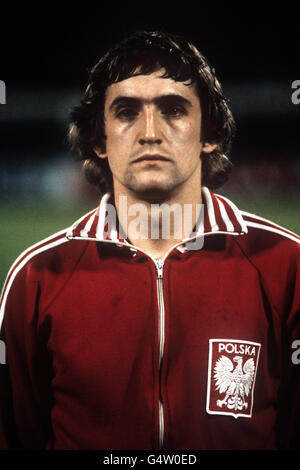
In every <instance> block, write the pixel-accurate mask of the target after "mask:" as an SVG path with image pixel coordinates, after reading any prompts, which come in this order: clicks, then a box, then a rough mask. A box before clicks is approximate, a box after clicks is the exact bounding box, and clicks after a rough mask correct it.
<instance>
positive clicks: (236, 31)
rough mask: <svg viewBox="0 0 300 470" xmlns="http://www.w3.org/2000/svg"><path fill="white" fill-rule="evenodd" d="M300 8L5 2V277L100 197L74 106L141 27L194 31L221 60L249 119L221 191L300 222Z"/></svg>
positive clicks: (263, 212) (0, 134)
mask: <svg viewBox="0 0 300 470" xmlns="http://www.w3.org/2000/svg"><path fill="white" fill-rule="evenodd" d="M299 10H300V9H299V8H298V7H296V6H295V5H293V4H291V3H290V4H289V3H286V4H284V3H282V2H280V3H274V4H270V5H268V4H266V3H265V4H264V3H263V2H260V3H257V4H255V3H254V2H249V3H244V2H243V3H242V2H239V3H236V4H234V3H230V2H228V1H226V2H209V3H207V4H206V3H202V2H200V3H198V4H196V6H192V5H185V4H183V3H182V2H181V3H180V2H174V3H173V5H168V6H166V5H165V6H164V7H161V6H158V5H157V4H150V3H149V4H146V3H143V4H140V6H139V7H129V6H128V5H126V6H125V4H124V5H123V6H120V5H119V4H118V3H114V2H111V3H110V4H109V6H108V5H105V6H104V5H103V4H102V3H93V2H92V3H89V4H88V3H80V4H79V3H76V4H73V5H72V6H70V5H69V6H68V7H67V6H64V5H63V4H62V3H61V5H59V4H57V5H55V4H53V3H47V2H45V3H43V4H39V3H34V4H32V6H30V4H28V3H25V4H24V5H23V6H15V7H9V6H6V7H4V6H1V31H0V39H1V62H0V80H2V81H4V82H5V84H6V104H0V157H1V158H0V198H1V199H0V201H1V202H0V216H1V227H0V244H1V245H0V256H1V260H2V261H1V262H2V268H1V269H2V272H0V282H2V279H3V276H4V274H3V273H4V272H5V271H6V270H7V267H8V265H9V264H10V263H11V261H12V260H13V259H14V258H15V257H16V255H17V254H18V253H19V251H20V250H22V249H24V248H25V247H27V246H28V245H30V244H32V243H34V242H35V241H38V240H39V239H40V238H41V237H44V236H47V235H49V234H51V233H52V232H53V231H56V230H59V229H62V228H64V227H65V226H67V225H68V224H69V223H71V222H72V220H73V218H74V217H75V218H76V217H79V216H81V214H82V210H84V209H87V210H90V209H92V208H93V207H94V206H95V205H96V204H97V202H98V195H97V194H96V192H95V191H94V190H93V189H92V188H90V187H89V186H88V184H87V183H86V182H85V180H84V177H83V176H82V174H81V171H80V164H79V163H78V162H77V161H76V158H75V156H74V155H73V154H72V153H71V152H70V148H69V145H68V143H67V137H66V136H67V128H68V115H69V112H70V110H71V109H72V106H73V105H75V104H77V103H78V102H79V100H80V99H81V96H82V93H83V91H84V89H85V85H86V82H87V76H88V74H87V71H88V69H89V68H90V67H91V66H92V65H93V64H94V63H95V62H96V61H98V59H99V58H100V57H101V55H103V54H104V53H105V52H106V50H107V48H108V47H110V46H111V45H112V44H113V43H114V42H116V41H118V40H120V39H121V38H123V37H124V36H126V35H128V34H130V33H132V32H134V31H135V30H137V29H147V30H153V29H160V30H163V31H167V32H171V33H176V34H179V35H182V36H184V37H185V38H187V39H189V40H190V41H192V42H193V43H194V44H195V45H196V46H198V48H199V49H200V50H201V51H202V52H203V53H204V55H205V56H206V57H207V58H208V60H209V62H210V64H211V65H212V66H213V67H214V68H215V69H216V74H217V76H218V78H219V80H220V81H221V83H222V84H223V88H224V91H225V95H226V96H227V98H228V99H229V102H230V105H231V108H232V111H233V114H234V116H235V119H236V122H237V135H236V139H235V142H234V144H233V148H232V153H231V158H232V161H233V163H234V170H233V174H232V178H231V180H230V181H229V182H228V183H227V184H226V185H225V186H224V188H222V189H221V190H220V191H219V192H220V193H224V194H226V195H227V196H228V197H231V198H232V199H234V200H235V201H236V203H237V204H240V206H241V207H242V209H245V210H248V211H254V212H256V213H258V214H259V215H260V216H262V217H266V218H272V220H274V221H275V222H276V223H278V224H280V225H284V226H286V227H287V228H290V229H291V230H292V231H295V232H299V231H300V223H299V215H298V213H299V181H300V164H299V117H300V104H299V105H297V104H293V102H292V93H293V92H294V91H295V90H293V89H292V83H293V82H294V81H295V80H300V66H299V62H300V57H299V18H300V16H299ZM298 96H299V97H300V94H299V95H298ZM1 276H2V277H1Z"/></svg>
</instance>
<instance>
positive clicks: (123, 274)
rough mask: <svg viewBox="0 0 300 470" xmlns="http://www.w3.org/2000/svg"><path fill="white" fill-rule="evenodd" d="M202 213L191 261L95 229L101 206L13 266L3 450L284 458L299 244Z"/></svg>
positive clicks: (293, 400)
mask: <svg viewBox="0 0 300 470" xmlns="http://www.w3.org/2000/svg"><path fill="white" fill-rule="evenodd" d="M203 198H204V203H205V215H204V223H203V224H202V225H201V227H200V228H199V231H198V234H196V235H195V237H196V238H197V237H199V236H200V234H201V233H202V232H203V231H204V238H202V240H204V244H203V246H201V247H200V248H198V249H191V246H192V243H194V242H195V239H191V240H190V241H186V242H185V243H182V244H180V245H178V246H176V247H174V248H173V249H172V251H171V252H170V253H169V254H168V256H166V257H165V259H164V260H163V261H156V260H154V259H153V258H151V257H150V256H149V255H147V254H146V253H144V252H142V251H141V250H139V249H137V248H134V247H133V246H131V245H130V244H129V243H128V242H127V241H126V240H123V239H121V238H120V236H119V235H118V233H117V231H116V229H115V227H114V225H113V224H107V217H105V215H106V214H107V212H106V206H107V201H108V197H107V196H104V197H103V198H102V199H101V202H100V205H99V207H98V208H97V209H95V210H94V211H92V212H90V213H89V214H87V215H86V216H84V217H83V218H82V219H80V220H79V221H78V222H77V223H76V224H75V225H74V226H72V227H71V228H69V229H66V230H63V231H61V232H59V233H57V234H55V235H53V236H51V237H49V238H48V239H46V240H43V241H42V242H40V243H38V244H36V245H34V246H33V247H31V248H29V249H28V250H26V251H25V252H24V253H22V254H21V255H20V256H19V258H18V259H17V260H16V262H15V263H14V265H13V266H12V268H11V270H10V272H9V274H8V276H7V279H6V283H5V286H4V288H3V292H2V298H1V310H0V314H1V321H2V320H3V324H2V329H1V346H2V353H3V352H4V351H5V360H4V357H3V354H2V361H1V362H2V364H1V366H0V370H1V403H0V407H1V421H0V447H1V448H2V449H7V448H8V449H13V448H26V449H28V448H29V449H177V450H178V449H277V448H297V446H298V444H299V442H298V441H299V440H300V438H299V437H297V434H296V432H297V426H298V429H299V423H300V416H299V415H300V411H299V410H300V405H299V401H300V364H299V362H300V359H299V358H300V354H298V352H299V351H298V350H297V349H295V348H297V347H298V348H299V349H300V344H299V339H300V322H299V313H300V292H299V288H300V276H299V238H298V237H297V235H295V234H293V233H291V232H289V231H287V230H285V229H283V228H281V227H279V226H277V225H275V224H272V223H270V222H269V221H266V220H265V219H262V218H259V217H256V216H254V215H251V214H248V213H244V212H240V211H239V210H238V209H237V208H236V207H235V206H234V205H233V204H232V203H231V202H230V201H228V200H227V199H226V198H224V197H223V196H217V195H215V194H213V193H211V192H210V191H209V190H208V189H207V188H203ZM197 239H199V238H197Z"/></svg>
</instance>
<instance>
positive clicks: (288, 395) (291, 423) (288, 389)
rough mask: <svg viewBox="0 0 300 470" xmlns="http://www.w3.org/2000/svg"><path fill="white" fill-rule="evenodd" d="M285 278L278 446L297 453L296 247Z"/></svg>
mask: <svg viewBox="0 0 300 470" xmlns="http://www.w3.org/2000/svg"><path fill="white" fill-rule="evenodd" d="M285 275H286V279H285V286H286V306H287V308H286V312H285V316H284V318H283V321H282V337H283V368H282V369H283V376H282V384H281V388H280V390H279V408H278V422H277V433H278V447H279V448H283V449H289V450H300V434H299V429H300V244H299V245H298V246H297V248H296V250H295V252H294V256H293V260H292V261H291V263H290V268H289V270H288V272H285ZM282 282H283V283H284V281H282Z"/></svg>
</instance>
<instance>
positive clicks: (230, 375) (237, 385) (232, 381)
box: [214, 356, 255, 410]
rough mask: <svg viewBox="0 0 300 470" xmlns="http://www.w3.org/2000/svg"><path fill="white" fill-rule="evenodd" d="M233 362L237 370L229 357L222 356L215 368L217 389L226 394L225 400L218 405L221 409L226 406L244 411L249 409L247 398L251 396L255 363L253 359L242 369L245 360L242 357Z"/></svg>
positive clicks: (235, 358) (218, 402)
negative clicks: (235, 363)
mask: <svg viewBox="0 0 300 470" xmlns="http://www.w3.org/2000/svg"><path fill="white" fill-rule="evenodd" d="M233 361H234V362H237V365H236V367H235V369H234V364H233V363H232V361H231V360H230V359H229V358H228V357H226V356H221V357H220V358H219V359H218V361H217V362H216V365H215V367H214V379H215V382H216V389H217V390H218V391H219V393H226V394H225V397H224V399H223V400H217V403H216V404H217V406H219V407H220V408H222V406H223V405H225V406H226V407H227V408H228V409H231V410H232V409H234V410H242V409H243V408H247V407H248V403H247V402H246V400H245V397H247V396H248V395H249V392H250V390H251V386H252V382H253V378H254V373H255V363H254V360H253V358H251V359H248V360H247V361H246V362H245V364H244V366H243V367H242V364H243V358H242V357H241V356H235V357H234V358H233ZM233 369H234V370H233Z"/></svg>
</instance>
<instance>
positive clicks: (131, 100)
mask: <svg viewBox="0 0 300 470" xmlns="http://www.w3.org/2000/svg"><path fill="white" fill-rule="evenodd" d="M152 103H153V104H155V105H158V106H159V105H164V104H173V103H174V104H175V103H176V104H181V105H185V106H192V103H191V101H189V100H188V99H187V98H184V97H183V96H181V95H178V94H176V93H171V94H168V95H160V96H156V97H155V98H152V99H144V98H139V97H137V96H117V97H116V98H115V99H114V100H113V101H112V103H111V104H110V106H109V111H113V110H114V109H115V108H117V107H118V106H120V105H131V106H136V107H139V106H141V105H142V104H152Z"/></svg>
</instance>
